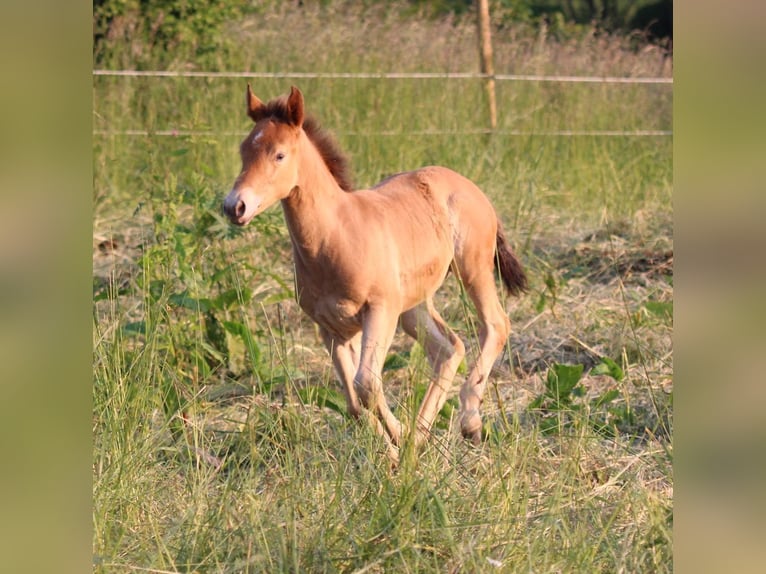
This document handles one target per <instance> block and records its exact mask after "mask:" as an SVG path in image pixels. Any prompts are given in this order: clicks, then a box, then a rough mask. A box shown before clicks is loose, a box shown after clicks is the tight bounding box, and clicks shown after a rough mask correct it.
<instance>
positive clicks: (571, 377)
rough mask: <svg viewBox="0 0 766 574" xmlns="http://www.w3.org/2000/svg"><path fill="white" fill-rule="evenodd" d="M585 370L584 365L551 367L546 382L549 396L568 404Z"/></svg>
mask: <svg viewBox="0 0 766 574" xmlns="http://www.w3.org/2000/svg"><path fill="white" fill-rule="evenodd" d="M583 368H584V367H583V365H563V364H558V363H554V364H553V365H551V367H550V368H549V369H548V376H547V378H546V381H545V386H546V387H547V388H548V394H549V396H551V397H553V398H554V399H556V401H559V402H560V401H565V402H568V401H569V400H570V397H569V395H570V394H571V393H572V390H573V389H574V388H575V386H577V383H578V382H579V381H580V378H581V377H582V372H583Z"/></svg>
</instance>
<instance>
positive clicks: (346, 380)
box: [319, 327, 362, 419]
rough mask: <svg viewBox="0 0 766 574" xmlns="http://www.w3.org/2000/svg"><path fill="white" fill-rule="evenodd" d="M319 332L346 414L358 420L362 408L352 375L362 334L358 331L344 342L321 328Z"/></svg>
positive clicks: (357, 362) (355, 368)
mask: <svg viewBox="0 0 766 574" xmlns="http://www.w3.org/2000/svg"><path fill="white" fill-rule="evenodd" d="M319 331H320V333H321V335H322V340H323V341H324V344H325V347H327V351H328V352H329V353H330V357H331V358H332V364H333V367H335V374H336V376H337V377H338V381H340V384H341V388H342V390H343V395H344V396H345V397H346V408H347V409H348V414H350V415H351V416H352V417H353V418H355V419H358V418H359V416H360V414H361V412H362V407H361V404H360V402H359V397H358V396H357V394H356V389H355V388H354V375H356V371H357V370H358V369H359V356H360V349H361V341H362V332H361V331H360V332H359V333H357V334H356V335H354V337H352V338H351V339H345V340H344V339H338V338H336V337H333V336H332V335H330V334H329V333H328V332H327V331H326V330H325V329H324V328H322V327H320V328H319Z"/></svg>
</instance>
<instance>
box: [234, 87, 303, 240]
mask: <svg viewBox="0 0 766 574" xmlns="http://www.w3.org/2000/svg"><path fill="white" fill-rule="evenodd" d="M246 99H247V115H248V116H250V118H251V119H252V120H253V122H254V124H255V125H254V126H253V129H252V130H251V131H250V133H249V134H248V136H247V137H246V138H245V139H244V140H243V141H242V143H241V144H240V146H239V153H240V155H241V156H242V171H241V172H240V174H239V176H238V177H237V179H236V181H235V182H234V186H233V187H232V190H231V191H230V192H229V195H227V196H226V199H225V200H224V202H223V211H224V213H225V214H226V215H227V216H228V217H229V219H230V220H231V222H232V223H235V224H237V225H247V224H248V223H249V222H250V221H251V220H252V219H253V218H254V217H255V216H256V215H258V214H259V213H261V212H262V211H264V210H265V209H267V208H269V207H271V206H272V205H274V204H275V203H276V202H277V201H278V200H280V199H284V198H285V197H287V196H288V195H289V194H290V192H291V191H292V189H293V188H294V187H295V186H296V185H297V184H298V145H299V142H300V135H301V128H302V126H303V119H304V115H303V95H302V94H301V92H300V90H299V89H298V88H296V87H295V86H293V87H292V89H291V90H290V95H289V96H287V97H286V98H284V97H283V98H279V99H277V100H274V101H271V102H269V103H267V104H264V103H263V102H262V101H261V100H259V99H258V98H257V97H256V96H255V94H253V91H252V89H251V88H250V84H248V85H247V98H246Z"/></svg>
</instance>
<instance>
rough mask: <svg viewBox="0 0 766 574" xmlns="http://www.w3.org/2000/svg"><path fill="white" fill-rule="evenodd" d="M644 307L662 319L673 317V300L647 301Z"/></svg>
mask: <svg viewBox="0 0 766 574" xmlns="http://www.w3.org/2000/svg"><path fill="white" fill-rule="evenodd" d="M644 308H645V309H646V310H647V311H649V312H650V313H651V314H652V315H655V316H657V317H660V318H662V319H672V318H673V301H647V302H646V303H644Z"/></svg>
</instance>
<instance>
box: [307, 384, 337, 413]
mask: <svg viewBox="0 0 766 574" xmlns="http://www.w3.org/2000/svg"><path fill="white" fill-rule="evenodd" d="M298 397H299V398H300V399H301V402H302V403H303V404H305V405H310V404H314V405H316V406H318V407H320V408H325V407H326V408H328V409H330V410H333V411H335V412H336V413H340V414H342V415H343V416H346V414H347V411H346V399H345V397H344V396H343V395H342V394H341V393H339V392H338V391H336V390H335V389H330V388H328V387H322V386H318V385H311V386H308V387H303V388H301V389H298Z"/></svg>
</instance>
